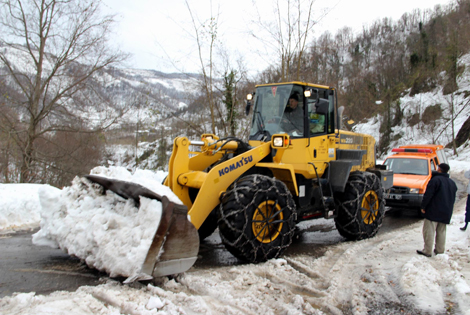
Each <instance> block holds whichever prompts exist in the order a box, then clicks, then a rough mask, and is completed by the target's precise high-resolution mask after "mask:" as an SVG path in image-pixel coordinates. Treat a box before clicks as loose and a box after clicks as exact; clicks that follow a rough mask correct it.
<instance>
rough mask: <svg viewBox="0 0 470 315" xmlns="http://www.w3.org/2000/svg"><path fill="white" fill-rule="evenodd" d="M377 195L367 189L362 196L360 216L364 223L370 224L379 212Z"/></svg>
mask: <svg viewBox="0 0 470 315" xmlns="http://www.w3.org/2000/svg"><path fill="white" fill-rule="evenodd" d="M378 210H379V197H378V196H377V194H376V192H375V191H373V190H369V191H368V192H367V193H366V194H365V195H364V198H362V205H361V217H362V220H363V221H364V223H365V224H372V223H374V221H375V220H376V219H377V215H378V213H379V211H378Z"/></svg>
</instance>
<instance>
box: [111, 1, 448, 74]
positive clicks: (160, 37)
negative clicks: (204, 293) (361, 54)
mask: <svg viewBox="0 0 470 315" xmlns="http://www.w3.org/2000/svg"><path fill="white" fill-rule="evenodd" d="M274 1H275V0H257V1H256V6H257V7H258V8H259V11H260V13H261V15H264V13H266V16H268V15H269V14H271V12H272V9H271V8H270V6H271V5H272V4H271V3H273V2H274ZM103 2H104V4H105V10H107V12H109V13H114V14H117V18H118V21H119V24H118V28H117V29H116V37H115V38H116V42H117V43H118V44H119V45H120V47H121V48H122V49H123V50H124V51H127V52H130V53H132V54H133V57H132V59H131V60H130V61H129V63H128V64H127V65H126V66H129V67H133V68H141V69H155V70H159V71H163V72H180V71H185V72H199V69H200V64H199V60H198V57H197V54H196V51H197V45H196V41H195V40H194V38H193V37H192V36H193V34H194V32H193V28H192V24H191V20H190V15H189V12H188V9H187V7H186V5H185V2H184V0H170V1H168V0H133V1H129V0H103ZM449 2H450V1H448V0H394V1H391V0H388V1H384V0H355V1H352V0H333V1H324V0H317V1H316V2H315V12H316V14H317V15H316V16H319V15H320V13H321V12H325V10H328V11H329V13H328V14H327V15H326V16H325V17H324V18H323V19H322V20H321V21H320V23H318V24H317V25H316V26H315V27H314V29H313V30H314V36H319V35H321V34H322V33H323V32H325V31H326V30H329V31H330V32H332V33H333V34H334V33H335V32H336V31H337V30H338V29H339V28H342V27H344V26H349V27H351V28H352V29H353V30H355V31H359V30H360V29H361V28H362V26H364V25H366V26H367V25H369V24H370V23H372V22H374V21H376V20H377V19H381V18H384V17H390V18H392V19H394V20H398V19H399V18H400V17H401V16H402V15H403V14H404V13H406V12H412V11H413V9H417V8H419V9H433V8H434V6H435V5H437V4H443V5H446V4H448V3H449ZM189 3H190V6H191V10H192V11H193V15H194V16H195V18H196V19H197V20H198V22H197V23H199V22H201V23H202V22H204V21H207V20H208V19H209V18H210V17H211V4H210V3H211V1H210V0H189ZM212 12H213V13H212V14H213V16H216V15H217V14H218V17H219V18H218V39H219V40H220V43H222V44H223V45H224V47H225V50H226V51H228V52H229V55H230V56H231V58H232V60H231V62H232V63H235V62H236V60H237V59H239V58H240V56H243V60H244V62H245V64H246V66H247V67H248V68H249V69H252V70H261V69H264V68H266V66H267V65H268V63H269V58H266V56H259V54H258V53H257V52H255V50H258V49H255V48H259V45H261V43H260V42H259V41H256V40H255V39H254V38H253V37H252V36H251V35H250V30H253V29H254V25H253V23H252V21H253V18H254V17H255V16H256V14H255V10H254V7H253V2H252V0H237V1H226V0H212Z"/></svg>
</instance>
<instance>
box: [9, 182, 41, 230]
mask: <svg viewBox="0 0 470 315" xmlns="http://www.w3.org/2000/svg"><path fill="white" fill-rule="evenodd" d="M43 186H44V185H39V184H0V231H2V230H15V229H18V228H22V229H27V228H35V227H37V226H38V225H39V221H40V219H41V216H40V214H39V212H40V209H41V208H40V205H39V196H38V190H39V189H40V188H41V187H43Z"/></svg>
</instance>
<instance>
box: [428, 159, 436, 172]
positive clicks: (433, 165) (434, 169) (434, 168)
mask: <svg viewBox="0 0 470 315" xmlns="http://www.w3.org/2000/svg"><path fill="white" fill-rule="evenodd" d="M429 162H430V163H431V171H437V168H436V163H435V162H434V160H430V161H429Z"/></svg>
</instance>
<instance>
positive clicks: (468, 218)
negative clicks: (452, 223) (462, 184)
mask: <svg viewBox="0 0 470 315" xmlns="http://www.w3.org/2000/svg"><path fill="white" fill-rule="evenodd" d="M464 176H465V178H468V179H470V170H468V171H466V172H465V173H464ZM468 222H470V182H468V185H467V206H466V208H465V225H464V226H463V227H461V228H460V229H461V230H462V231H466V230H467V226H468Z"/></svg>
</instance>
